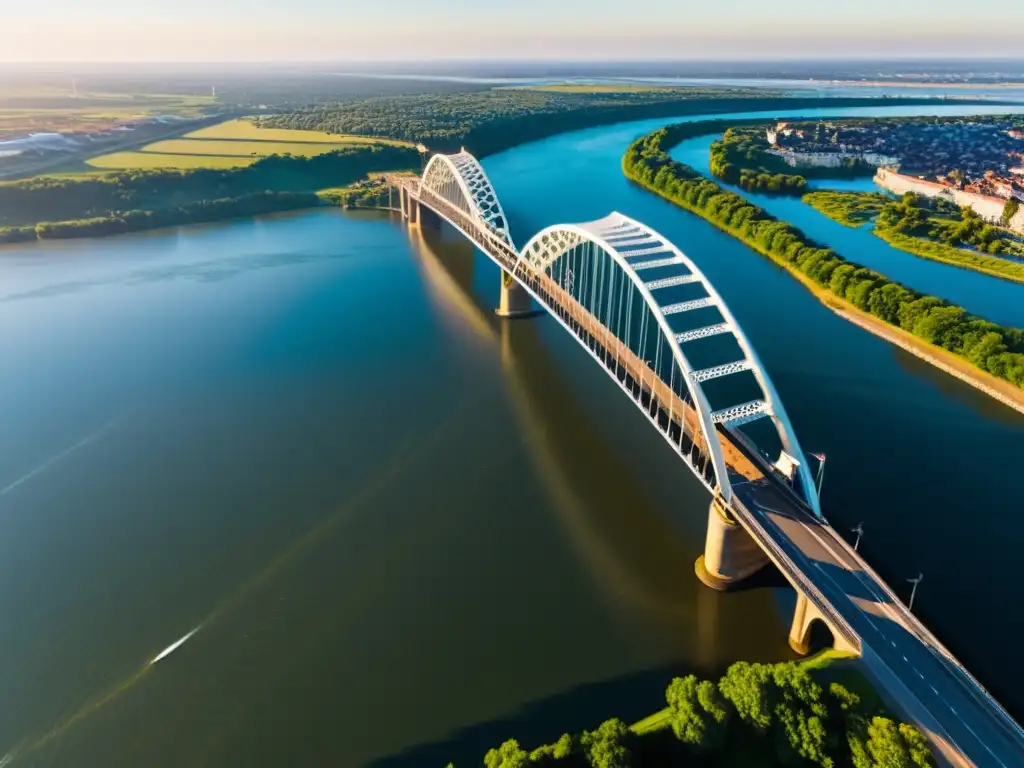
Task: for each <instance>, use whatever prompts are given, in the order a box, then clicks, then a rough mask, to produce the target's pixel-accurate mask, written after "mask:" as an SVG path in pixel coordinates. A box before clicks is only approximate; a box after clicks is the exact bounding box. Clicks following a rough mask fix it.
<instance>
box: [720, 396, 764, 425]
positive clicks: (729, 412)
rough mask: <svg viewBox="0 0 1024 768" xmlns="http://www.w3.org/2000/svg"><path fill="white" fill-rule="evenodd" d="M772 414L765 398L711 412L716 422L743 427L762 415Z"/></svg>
mask: <svg viewBox="0 0 1024 768" xmlns="http://www.w3.org/2000/svg"><path fill="white" fill-rule="evenodd" d="M770 414H771V409H770V408H769V406H768V403H766V402H765V401H764V400H751V401H750V402H749V403H743V404H741V405H732V406H729V407H728V408H723V409H722V410H720V411H715V412H714V413H712V414H711V419H712V421H714V422H715V424H725V425H726V426H728V427H741V426H743V425H744V424H748V423H749V422H751V421H754V420H756V419H760V418H761V417H762V416H768V415H770Z"/></svg>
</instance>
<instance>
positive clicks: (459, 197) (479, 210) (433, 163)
mask: <svg viewBox="0 0 1024 768" xmlns="http://www.w3.org/2000/svg"><path fill="white" fill-rule="evenodd" d="M420 188H421V190H422V189H426V190H429V191H430V192H431V193H432V194H435V195H437V196H439V197H441V198H442V199H444V200H445V201H447V202H448V203H450V204H451V205H454V206H455V207H456V208H458V209H459V210H461V211H462V212H463V213H465V214H467V215H468V216H469V217H470V218H472V219H473V220H475V221H476V222H478V223H479V224H481V225H483V227H485V228H486V229H488V230H490V231H491V232H493V233H494V234H496V235H498V236H499V237H501V238H502V239H503V240H504V241H505V242H506V243H508V244H509V245H510V246H511V247H512V248H515V244H514V243H513V241H512V235H511V233H510V232H509V228H508V219H507V218H506V217H505V211H504V210H503V209H502V207H501V202H500V201H499V200H498V194H497V192H495V190H494V186H493V185H492V184H491V180H490V179H488V178H487V174H486V173H485V172H484V169H483V167H482V166H481V165H480V163H479V162H478V161H477V159H476V158H475V157H473V155H471V154H469V153H468V152H465V151H463V152H459V153H458V154H455V155H434V156H433V157H431V158H430V162H428V163H427V167H426V168H425V169H424V171H423V176H422V179H421V181H420Z"/></svg>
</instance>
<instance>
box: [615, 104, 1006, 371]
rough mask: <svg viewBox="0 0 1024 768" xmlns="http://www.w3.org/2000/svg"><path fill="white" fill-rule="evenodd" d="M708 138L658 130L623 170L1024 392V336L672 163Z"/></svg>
mask: <svg viewBox="0 0 1024 768" xmlns="http://www.w3.org/2000/svg"><path fill="white" fill-rule="evenodd" d="M708 132H709V131H708V124H707V123H703V124H702V123H699V122H698V123H680V124H676V125H672V126H668V127H665V128H662V129H660V130H657V131H654V132H653V133H650V134H648V135H647V136H643V137H641V138H640V139H637V140H636V141H635V142H633V143H632V144H631V145H630V146H629V148H628V149H627V151H626V154H625V156H624V157H623V170H624V171H625V173H626V175H627V176H628V177H629V178H630V179H632V180H633V181H635V182H637V183H639V184H641V185H642V186H644V187H646V188H647V189H649V190H651V191H653V192H656V193H657V194H659V195H661V196H662V197H665V198H666V199H668V200H670V201H672V202H674V203H676V204H677V205H679V206H681V207H683V208H685V209H686V210H688V211H691V212H693V213H696V214H698V215H700V216H701V217H703V218H705V219H707V220H708V221H710V222H711V223H713V224H715V225H716V226H717V227H719V228H720V229H722V230H724V231H726V232H728V233H729V234H731V235H733V236H734V237H736V238H738V239H739V240H741V241H742V242H744V243H746V244H747V245H749V246H751V247H752V248H754V249H755V250H757V251H759V252H760V253H763V254H765V255H767V256H769V257H770V258H772V259H773V260H775V261H776V262H778V263H779V264H781V265H783V266H785V267H786V268H787V269H789V270H790V271H792V272H794V273H796V274H798V275H800V276H802V277H804V278H806V279H807V280H808V281H809V282H811V283H812V284H814V285H816V286H818V287H819V288H820V289H822V290H823V291H825V292H827V293H828V294H831V295H832V296H833V297H835V299H838V300H839V301H840V302H847V303H848V304H849V305H852V306H853V307H855V308H856V309H858V310H861V311H863V312H866V313H868V314H870V315H871V316H873V317H875V318H877V319H878V320H880V321H882V322H883V323H885V324H887V325H890V326H893V327H895V328H899V329H902V330H904V331H907V332H909V333H910V334H912V335H913V336H915V337H917V338H918V339H920V340H921V341H923V342H926V343H928V344H932V345H934V346H936V347H939V348H941V349H943V350H946V351H948V352H951V353H953V354H955V355H958V356H959V357H961V358H963V359H964V360H966V361H967V362H968V363H970V364H971V365H972V366H974V367H975V368H977V369H979V370H981V371H985V372H987V373H990V374H992V375H993V376H996V377H998V378H1000V379H1003V380H1005V381H1007V382H1009V383H1011V384H1013V385H1014V386H1016V387H1018V388H1024V331H1022V330H1020V329H1018V328H1006V327H1002V326H999V325H997V324H995V323H992V322H989V321H988V320H984V319H982V318H980V317H977V316H974V315H971V314H969V313H968V312H967V311H966V310H965V309H963V308H962V307H958V306H954V305H952V304H950V303H949V302H947V301H944V300H943V299H940V298H938V297H936V296H927V295H924V294H921V293H919V292H917V291H915V290H913V289H912V288H908V287H907V286H904V285H901V284H899V283H896V282H894V281H892V280H890V279H889V278H887V277H885V276H884V275H882V274H880V273H878V272H875V271H874V270H871V269H868V268H866V267H864V266H861V265H859V264H856V263H854V262H851V261H847V260H846V259H844V258H843V257H842V256H840V255H839V254H837V253H836V252H835V251H833V250H832V249H830V248H825V247H822V246H821V245H819V244H817V243H815V242H813V241H811V240H810V238H808V237H807V235H806V234H804V233H803V232H801V231H800V230H799V229H797V228H796V227H793V226H792V225H790V224H787V223H786V222H783V221H779V220H778V219H776V218H774V217H773V216H771V215H770V214H769V213H767V212H766V211H765V210H764V209H762V208H760V207H758V206H756V205H754V204H752V203H751V202H749V201H748V200H746V199H745V198H743V197H741V196H740V195H737V194H735V193H733V192H729V191H727V190H725V189H723V188H722V187H721V186H719V185H718V184H716V183H715V182H714V181H712V180H711V179H708V178H706V177H704V176H703V175H701V174H700V173H698V172H697V171H696V170H694V169H693V168H691V167H689V166H687V165H684V164H683V163H680V162H677V161H674V160H673V159H672V158H671V157H670V156H669V154H668V150H669V149H671V148H672V147H673V146H675V145H676V144H678V143H679V142H681V141H683V140H684V139H686V138H690V137H693V136H700V135H706V134H707V133H708Z"/></svg>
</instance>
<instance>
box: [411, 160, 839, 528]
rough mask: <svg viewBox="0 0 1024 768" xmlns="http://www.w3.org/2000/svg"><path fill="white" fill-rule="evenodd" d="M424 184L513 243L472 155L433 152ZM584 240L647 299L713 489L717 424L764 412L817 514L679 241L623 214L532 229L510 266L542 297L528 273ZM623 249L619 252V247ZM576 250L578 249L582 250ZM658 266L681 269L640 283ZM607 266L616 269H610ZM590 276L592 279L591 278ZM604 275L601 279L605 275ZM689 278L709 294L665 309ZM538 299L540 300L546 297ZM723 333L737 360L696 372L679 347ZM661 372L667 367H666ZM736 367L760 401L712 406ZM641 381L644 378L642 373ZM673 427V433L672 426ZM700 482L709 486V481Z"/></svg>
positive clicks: (748, 357) (764, 377)
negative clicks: (682, 326)
mask: <svg viewBox="0 0 1024 768" xmlns="http://www.w3.org/2000/svg"><path fill="white" fill-rule="evenodd" d="M422 187H425V188H427V189H429V190H430V191H431V192H432V193H433V194H435V195H438V196H440V197H441V198H443V199H444V200H446V201H448V202H449V203H450V204H451V205H453V206H457V207H459V208H460V209H461V210H462V211H464V212H465V213H467V214H468V215H469V216H470V217H471V218H473V219H474V220H476V221H477V222H479V226H480V227H481V229H482V230H484V231H486V232H488V233H489V235H492V236H493V235H498V236H499V237H500V238H501V239H502V241H503V242H505V243H508V245H509V246H511V247H512V248H514V246H512V240H511V237H510V236H509V233H508V223H507V219H506V218H505V213H504V211H503V210H502V208H501V204H500V203H499V202H498V198H497V194H496V193H495V191H494V188H493V186H491V183H490V181H489V180H488V179H487V176H486V174H485V173H484V171H483V168H482V167H481V166H480V164H479V163H478V162H477V161H476V159H475V158H473V156H472V155H470V154H469V153H467V152H460V153H459V154H457V155H451V156H445V155H435V156H434V157H433V158H431V160H430V162H429V163H428V164H427V168H426V170H425V171H424V174H423V178H422V181H421V188H422ZM485 240H486V238H485ZM587 243H590V244H593V245H596V246H597V248H598V249H599V250H600V251H602V252H604V253H605V254H607V256H609V257H610V258H611V260H612V263H613V264H614V265H615V268H616V269H618V270H619V271H620V272H621V273H622V274H623V275H624V276H625V277H626V279H627V280H628V281H629V283H631V284H632V285H633V286H634V287H635V289H636V291H637V293H638V294H639V295H640V297H641V300H642V301H643V302H645V303H646V306H647V309H648V310H649V316H650V317H651V318H652V320H653V322H654V323H655V327H656V328H657V333H658V335H659V336H660V338H661V341H662V343H663V344H665V345H667V349H668V353H669V354H670V355H671V356H672V358H673V363H674V364H673V365H671V366H670V370H671V371H672V372H673V374H674V375H675V373H676V372H677V371H678V374H679V376H681V377H682V381H681V382H679V381H678V379H679V377H678V376H677V378H676V381H677V382H678V383H680V384H682V385H683V386H685V389H686V391H687V392H688V393H689V396H690V401H692V403H693V407H694V409H695V410H696V413H697V421H698V422H699V424H698V426H699V430H700V432H701V436H702V438H703V444H704V445H705V446H706V449H707V453H708V458H709V459H710V463H711V464H712V469H713V471H714V478H715V481H716V487H717V492H718V493H720V494H721V495H722V496H723V498H724V499H725V501H726V502H729V501H730V500H731V497H732V487H731V485H730V481H729V472H728V468H727V466H726V464H725V460H724V457H723V453H722V445H721V442H720V440H719V436H718V433H717V432H716V425H719V424H721V425H725V426H726V427H727V428H735V427H739V426H742V425H743V424H746V423H749V422H751V421H753V420H755V419H760V418H763V417H766V416H767V417H770V418H771V419H772V421H773V423H774V425H775V428H776V431H777V432H778V435H779V438H780V440H781V442H782V445H783V448H784V450H785V451H786V452H787V453H788V454H790V455H791V456H794V457H795V458H797V459H798V460H800V463H799V467H798V472H799V473H800V490H801V491H802V495H803V497H804V499H805V500H806V501H807V503H808V505H809V506H810V507H811V508H812V509H813V510H814V512H815V513H816V514H818V515H819V516H820V514H821V507H820V504H819V501H818V497H817V493H816V490H815V484H814V481H813V479H812V478H811V475H810V472H809V470H808V466H809V462H807V461H806V460H804V454H803V451H802V449H801V448H800V445H799V443H798V442H797V439H796V435H795V434H794V432H793V429H792V426H791V425H790V422H789V418H788V416H787V415H786V412H785V409H784V408H783V406H782V403H781V401H780V400H779V397H778V394H777V392H776V391H775V388H774V385H773V384H772V382H771V380H770V379H769V378H768V374H767V373H766V372H765V370H764V366H763V365H762V364H761V362H760V360H759V359H758V358H757V354H756V353H755V351H754V349H753V347H752V346H751V345H750V342H749V341H748V340H747V338H746V336H745V335H744V333H743V331H742V330H741V329H740V327H739V325H738V323H737V322H736V319H735V318H734V317H733V315H732V313H731V312H730V311H729V308H728V307H727V306H726V304H725V302H724V301H723V300H722V298H721V296H720V295H719V294H718V292H717V291H716V290H715V288H714V286H712V285H711V283H710V281H708V279H707V278H706V277H705V276H704V274H703V272H702V271H701V270H700V269H699V268H698V267H697V265H696V264H695V263H694V262H693V261H692V260H691V259H690V258H689V257H687V256H686V255H685V254H684V253H683V252H682V251H681V250H679V249H678V248H677V247H676V246H674V245H672V243H670V242H669V241H668V240H666V239H665V238H664V237H662V236H661V235H660V234H658V233H657V232H655V231H654V230H652V229H650V228H649V227H646V226H645V225H643V224H641V223H640V222H638V221H635V220H634V219H630V218H628V217H626V216H623V215H622V214H620V213H612V214H610V215H608V216H606V217H605V218H603V219H599V220H597V221H592V222H588V223H585V224H566V225H557V226H553V227H548V228H547V229H545V230H543V231H541V232H539V233H537V234H536V235H534V237H533V238H532V239H531V240H530V241H529V243H527V245H526V247H525V248H523V250H522V251H521V252H518V257H517V258H518V265H517V267H516V269H515V275H516V276H517V277H520V278H521V279H522V280H524V281H526V282H524V285H525V286H526V288H527V290H528V291H530V292H531V293H532V294H533V295H534V296H535V297H536V298H538V299H539V300H541V299H540V297H539V296H538V294H537V293H536V292H535V291H534V290H533V289H532V288H530V284H531V283H530V281H531V280H532V279H534V278H531V277H530V273H533V274H534V275H536V276H537V278H536V279H539V278H541V277H543V278H544V279H550V278H551V277H552V275H551V274H550V270H551V268H552V266H553V265H554V263H555V261H556V260H557V259H558V258H560V257H561V256H562V255H563V254H566V253H569V252H573V251H575V249H577V247H578V246H581V245H584V244H587ZM629 246H649V249H650V250H647V249H639V250H629ZM620 248H621V249H622V250H619V249H620ZM583 251H586V249H583ZM576 252H577V253H580V251H576ZM663 252H664V253H669V254H671V255H670V256H668V257H666V258H658V259H651V260H648V261H640V262H632V263H631V262H630V261H629V259H630V258H631V257H635V256H643V255H648V254H650V255H653V254H654V253H663ZM659 267H665V268H669V267H675V268H676V269H677V271H678V272H679V273H678V274H675V275H667V276H665V277H663V278H660V279H657V280H653V281H649V282H644V281H643V280H641V279H640V277H639V276H638V275H637V273H638V272H641V271H644V270H649V269H655V268H659ZM612 271H613V272H614V269H613V270H612ZM606 273H607V270H606ZM586 277H587V276H586V275H574V274H572V270H571V269H570V270H567V271H563V272H562V273H561V279H562V280H563V282H565V283H566V285H564V286H562V289H563V290H565V289H566V287H567V286H568V287H569V290H570V291H571V284H572V283H573V282H575V281H576V280H586ZM591 278H593V276H592V275H591ZM602 279H605V278H604V277H602ZM691 283H700V284H701V285H702V287H703V288H704V292H705V293H706V296H705V297H703V298H698V299H692V300H690V301H681V302H676V303H672V304H668V305H666V306H664V307H662V306H661V305H660V303H659V302H658V301H657V300H656V299H655V298H654V295H653V293H652V292H653V291H656V290H660V289H663V288H669V287H672V286H679V285H686V284H691ZM590 285H591V286H592V287H593V288H596V285H597V283H596V281H592V282H590ZM541 301H542V303H544V302H543V300H541ZM701 307H716V308H717V309H718V310H719V312H720V313H721V316H722V322H720V323H717V324H714V325H709V326H706V327H704V328H697V329H694V330H692V331H685V332H682V333H675V332H674V331H672V329H671V328H670V326H669V324H668V321H667V319H666V317H667V316H670V315H673V314H677V313H680V312H688V311H690V310H693V309H698V308H701ZM551 309H552V311H553V312H557V309H556V308H554V307H552V308H551ZM646 316H647V315H645V317H646ZM556 317H557V315H556ZM559 321H560V322H561V323H562V325H563V326H565V327H566V328H569V329H570V331H572V327H571V324H570V323H567V322H566V321H564V320H562V319H561V318H559ZM599 322H601V323H602V324H603V323H604V322H605V321H604V320H599ZM605 328H606V330H608V331H609V332H611V333H618V331H613V330H612V328H611V327H609V326H605ZM727 333H728V334H731V335H732V336H733V337H734V339H735V340H736V342H737V344H738V345H739V347H740V350H741V351H742V353H743V359H742V360H738V361H735V362H732V363H727V364H725V365H719V366H715V367H712V368H705V369H700V370H698V369H695V368H694V367H693V366H692V365H691V364H690V362H689V360H688V359H687V357H686V355H685V354H684V352H683V349H682V345H683V344H685V343H686V342H689V341H694V340H696V339H702V338H707V337H710V336H715V335H719V334H727ZM578 340H579V341H580V343H584V344H586V342H584V341H583V340H582V338H580V337H578ZM619 341H620V343H626V340H625V339H621V338H620V339H619ZM658 349H659V350H660V349H661V347H660V346H659V347H658ZM634 354H635V353H634ZM591 355H592V356H594V357H595V359H598V356H597V354H596V353H595V352H594V351H593V350H591ZM616 365H617V364H616ZM647 365H648V366H650V365H651V362H650V361H647ZM648 370H649V372H650V376H651V380H653V379H654V377H656V376H657V374H656V373H655V370H654V368H648ZM661 370H664V368H662V369H661ZM740 371H751V372H752V373H753V374H754V377H755V379H756V381H757V383H758V385H759V386H760V389H761V393H762V399H758V400H753V401H751V402H748V403H742V404H737V405H731V406H728V407H724V408H721V409H718V410H715V411H712V410H711V408H710V406H709V404H708V399H707V396H706V394H705V393H704V390H703V388H702V386H701V385H702V384H703V383H704V382H707V381H710V380H712V379H716V378H719V377H721V376H728V375H731V374H733V373H738V372H740ZM616 375H617V374H616ZM642 378H644V379H645V380H646V379H647V377H646V375H644V376H643V377H642ZM620 384H621V382H620ZM662 384H664V385H665V386H666V387H669V388H670V391H672V388H673V387H674V384H673V383H672V382H669V381H664V380H662ZM624 388H625V387H624ZM641 407H642V408H646V407H647V406H645V405H641ZM677 415H678V414H677ZM647 416H648V419H649V420H651V421H652V423H654V424H655V425H656V426H658V428H659V429H660V430H662V432H663V433H664V432H665V428H664V427H662V426H660V423H659V421H658V419H657V418H655V417H653V416H652V414H651V412H650V411H649V412H648V414H647ZM670 432H671V430H669V433H670ZM670 442H671V439H670ZM695 444H696V443H695ZM689 461H690V466H691V468H693V470H694V472H695V473H696V474H698V477H699V478H701V474H702V473H703V471H704V470H703V469H701V470H698V468H697V466H696V465H695V464H694V463H693V460H692V457H691V459H690V460H689ZM701 479H702V481H703V482H705V483H706V480H704V479H703V478H701Z"/></svg>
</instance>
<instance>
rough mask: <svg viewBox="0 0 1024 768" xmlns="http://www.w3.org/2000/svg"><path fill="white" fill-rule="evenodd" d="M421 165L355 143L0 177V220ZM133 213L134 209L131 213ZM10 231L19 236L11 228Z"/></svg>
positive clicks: (203, 197) (308, 185)
mask: <svg viewBox="0 0 1024 768" xmlns="http://www.w3.org/2000/svg"><path fill="white" fill-rule="evenodd" d="M409 168H419V154H418V153H417V152H416V150H414V149H411V148H409V147H396V146H385V145H374V146H355V147H352V148H346V149H342V150H338V151H336V152H329V153H326V154H322V155H316V156H315V157H296V156H293V155H273V156H270V157H265V158H263V159H261V160H258V161H257V162H255V163H253V164H252V165H250V166H248V167H246V168H234V169H230V170H215V169H207V168H198V169H192V170H186V171H171V170H166V171H125V172H123V173H117V174H113V175H111V176H103V177H93V176H86V177H73V176H72V177H62V178H52V177H39V178H36V179H29V180H26V181H17V182H10V183H6V184H0V226H3V225H7V226H12V227H18V228H24V227H26V226H28V225H31V226H33V227H34V226H35V225H36V224H38V223H40V222H43V221H69V220H76V221H77V220H80V219H116V218H118V217H122V218H123V217H124V216H126V215H128V214H126V213H125V212H129V214H132V215H135V214H140V213H142V212H150V213H152V214H154V215H156V214H157V213H158V212H160V211H165V210H173V209H177V208H181V207H183V206H196V205H197V204H200V203H203V202H204V201H210V203H211V204H212V203H214V202H216V203H218V204H221V203H223V201H224V200H225V199H231V198H245V197H248V196H252V195H257V194H259V193H263V192H267V191H272V192H295V193H303V192H312V191H315V190H317V189H321V188H324V187H340V186H345V185H347V184H350V183H352V182H353V181H356V180H357V179H361V178H363V177H365V176H366V174H367V173H370V172H374V171H390V170H400V169H409ZM136 218H137V216H136ZM13 237H18V235H14V236H13Z"/></svg>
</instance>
